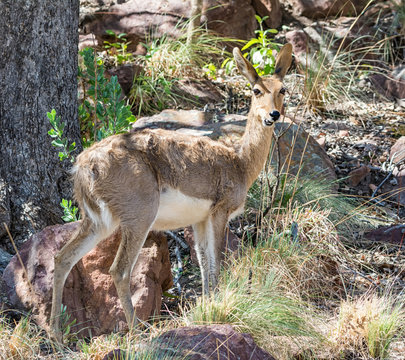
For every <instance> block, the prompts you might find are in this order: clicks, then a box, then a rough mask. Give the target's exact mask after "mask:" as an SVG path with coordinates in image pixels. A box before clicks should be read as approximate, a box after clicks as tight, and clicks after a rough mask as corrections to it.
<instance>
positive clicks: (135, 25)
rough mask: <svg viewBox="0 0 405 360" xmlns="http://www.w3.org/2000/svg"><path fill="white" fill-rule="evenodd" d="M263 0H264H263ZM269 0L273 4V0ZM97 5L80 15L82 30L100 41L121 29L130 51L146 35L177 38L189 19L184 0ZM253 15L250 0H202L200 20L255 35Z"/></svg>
mask: <svg viewBox="0 0 405 360" xmlns="http://www.w3.org/2000/svg"><path fill="white" fill-rule="evenodd" d="M262 2H264V3H267V1H265V0H263V1H262ZM271 3H272V4H273V3H274V0H272V1H271ZM99 8H103V9H104V10H103V11H99V12H98V11H97V10H98V8H97V6H95V7H93V8H92V9H91V11H90V13H88V14H87V16H86V18H85V19H83V21H82V22H81V26H82V28H83V31H84V32H85V33H93V34H94V35H95V36H96V38H97V39H98V41H99V44H103V42H104V41H105V40H111V39H109V38H108V36H107V34H106V32H105V31H106V30H113V31H114V32H116V33H122V32H124V33H126V34H127V36H126V38H127V40H128V41H129V42H131V43H130V44H129V46H128V50H129V51H135V50H136V47H137V45H138V44H139V43H140V42H142V41H145V40H147V39H146V37H147V36H149V37H153V38H160V37H162V36H168V37H171V38H178V37H179V36H180V35H181V33H182V32H181V24H184V22H185V20H186V19H188V17H189V16H190V10H191V7H190V4H189V2H188V1H183V0H170V1H169V0H163V1H162V0H150V1H144V0H129V1H125V2H122V1H121V2H118V4H116V5H112V6H110V7H109V8H108V9H107V10H105V6H101V5H100V6H99ZM91 14H93V16H91ZM89 15H90V16H89ZM254 15H255V10H254V8H253V6H252V1H251V0H235V1H224V0H220V1H218V0H204V2H203V10H202V16H201V22H202V23H206V24H207V27H208V29H210V30H212V31H215V32H217V33H219V34H221V35H223V36H229V37H234V38H237V39H249V38H251V37H253V36H254V30H255V29H256V28H257V22H256V19H255V17H254ZM280 18H281V17H280ZM179 24H180V25H179Z"/></svg>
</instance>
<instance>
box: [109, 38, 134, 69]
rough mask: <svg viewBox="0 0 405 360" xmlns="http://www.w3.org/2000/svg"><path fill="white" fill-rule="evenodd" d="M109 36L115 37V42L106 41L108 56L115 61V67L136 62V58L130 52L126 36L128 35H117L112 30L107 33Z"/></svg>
mask: <svg viewBox="0 0 405 360" xmlns="http://www.w3.org/2000/svg"><path fill="white" fill-rule="evenodd" d="M105 32H106V33H107V34H108V35H111V36H114V40H115V41H114V42H109V41H104V48H105V49H106V50H107V53H108V55H110V56H111V57H112V58H113V59H114V65H115V66H117V65H121V64H125V63H130V62H133V61H134V56H133V55H132V54H131V53H129V52H128V45H129V44H130V43H131V42H127V39H126V38H125V36H126V35H127V34H126V33H120V34H116V33H115V32H114V31H112V30H106V31H105Z"/></svg>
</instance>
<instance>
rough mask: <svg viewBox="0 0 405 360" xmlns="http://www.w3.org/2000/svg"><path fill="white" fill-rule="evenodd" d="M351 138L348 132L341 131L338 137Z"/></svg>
mask: <svg viewBox="0 0 405 360" xmlns="http://www.w3.org/2000/svg"><path fill="white" fill-rule="evenodd" d="M347 136H349V131H348V130H339V133H338V137H340V138H343V137H347Z"/></svg>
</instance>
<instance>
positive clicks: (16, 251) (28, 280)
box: [3, 223, 35, 294]
mask: <svg viewBox="0 0 405 360" xmlns="http://www.w3.org/2000/svg"><path fill="white" fill-rule="evenodd" d="M3 226H4V228H5V229H6V231H7V234H8V237H9V238H10V241H11V244H12V245H13V248H14V251H15V253H16V255H17V259H18V261H19V263H20V265H21V267H22V269H23V272H24V275H25V278H26V279H27V283H28V287H29V288H30V291H31V292H32V293H33V294H35V292H34V288H33V286H32V284H31V281H30V279H29V277H28V271H27V269H26V267H25V265H24V263H23V261H22V259H21V256H20V252H19V251H18V249H17V246H16V244H15V242H14V239H13V237H12V235H11V233H10V230H9V228H8V226H7V224H6V223H3Z"/></svg>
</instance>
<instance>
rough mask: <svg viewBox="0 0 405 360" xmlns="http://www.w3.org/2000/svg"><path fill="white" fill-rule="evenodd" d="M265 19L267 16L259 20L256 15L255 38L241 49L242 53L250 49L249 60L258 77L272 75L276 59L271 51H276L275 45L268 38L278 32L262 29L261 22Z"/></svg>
mask: <svg viewBox="0 0 405 360" xmlns="http://www.w3.org/2000/svg"><path fill="white" fill-rule="evenodd" d="M267 18H268V16H264V17H263V18H261V17H260V16H258V15H256V20H257V21H258V23H259V26H260V29H259V30H256V31H255V33H256V34H257V38H254V39H251V40H249V41H248V43H247V44H246V45H245V46H244V47H243V48H242V51H243V50H246V49H249V48H250V50H249V56H250V60H251V62H252V64H253V66H254V67H255V69H256V70H257V72H258V74H259V75H260V76H263V75H270V74H273V73H274V66H275V62H276V59H275V56H274V55H273V50H274V49H276V50H278V46H277V45H276V43H275V42H274V41H273V40H272V39H270V38H269V35H270V34H277V32H278V31H277V30H276V29H267V30H264V29H263V22H264V21H265V20H266V19H267Z"/></svg>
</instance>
